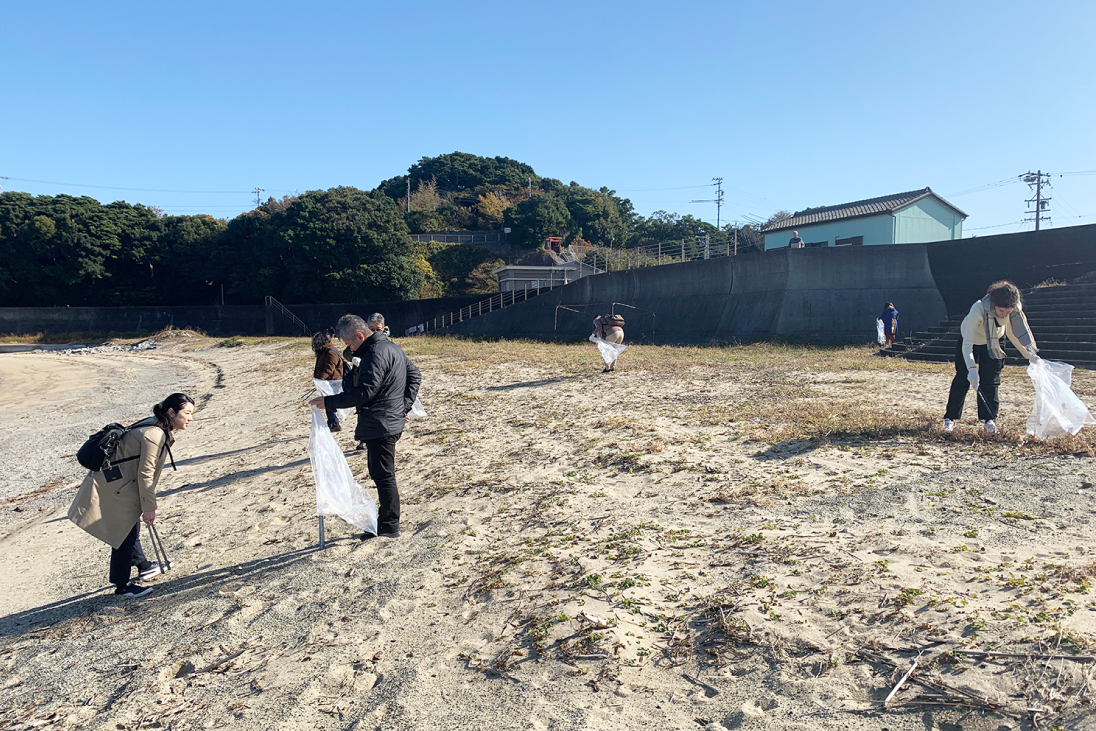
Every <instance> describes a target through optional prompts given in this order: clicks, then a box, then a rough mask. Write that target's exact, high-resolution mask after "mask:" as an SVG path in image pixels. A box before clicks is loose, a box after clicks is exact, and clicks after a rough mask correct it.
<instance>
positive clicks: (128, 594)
mask: <svg viewBox="0 0 1096 731" xmlns="http://www.w3.org/2000/svg"><path fill="white" fill-rule="evenodd" d="M151 592H152V587H151V586H137V585H136V584H127V585H126V586H119V587H118V588H117V589H115V590H114V594H115V596H120V597H123V598H125V599H137V598H138V597H142V596H144V595H145V594H149V593H151Z"/></svg>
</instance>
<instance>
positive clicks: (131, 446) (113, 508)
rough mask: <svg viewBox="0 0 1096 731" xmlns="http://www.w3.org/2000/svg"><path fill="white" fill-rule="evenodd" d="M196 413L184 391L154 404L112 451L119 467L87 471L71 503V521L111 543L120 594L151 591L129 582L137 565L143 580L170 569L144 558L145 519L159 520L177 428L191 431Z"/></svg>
mask: <svg viewBox="0 0 1096 731" xmlns="http://www.w3.org/2000/svg"><path fill="white" fill-rule="evenodd" d="M193 415H194V401H193V399H191V398H190V396H187V395H186V394H185V393H173V394H171V395H170V396H168V397H167V398H166V399H164V400H163V401H161V402H160V403H158V404H156V405H155V406H153V407H152V416H150V417H148V418H146V419H142V420H141V421H139V422H137V423H136V424H134V425H133V426H131V427H129V429H127V430H126V432H125V434H124V435H123V436H122V438H121V439H120V440H119V441H118V446H117V447H116V448H115V450H114V454H113V455H112V456H111V463H112V464H113V465H114V466H113V467H111V468H110V469H107V470H104V471H102V472H88V474H87V477H85V478H84V481H83V483H81V485H80V489H79V490H78V491H77V493H76V498H75V499H74V500H73V501H72V505H71V506H70V507H69V512H68V517H69V520H71V521H72V522H73V523H75V524H76V525H77V526H79V527H80V528H83V529H84V530H85V531H87V532H88V533H90V534H91V535H93V536H95V537H96V538H98V539H99V540H101V541H103V542H104V543H106V544H109V545H110V549H111V550H110V583H112V584H114V586H115V587H116V588H115V590H114V593H115V594H117V595H119V596H122V597H125V598H127V599H132V598H136V597H141V596H144V595H145V594H148V593H149V592H150V591H152V587H148V586H138V585H137V584H131V583H130V576H131V573H132V569H133V567H134V566H136V567H137V577H138V578H139V579H148V578H151V577H153V576H156V575H157V574H160V573H162V572H163V571H164V570H165V569H167V568H170V567H168V566H161V565H160V564H158V563H156V562H155V561H149V560H148V559H146V558H145V554H144V551H142V550H141V539H140V535H141V521H144V522H145V523H147V524H148V525H152V524H153V523H154V522H155V521H156V485H157V484H158V483H159V482H160V472H161V471H162V470H163V468H164V458H165V457H166V456H167V453H168V452H170V450H171V445H172V444H174V443H175V432H180V431H184V430H186V428H187V426H188V425H189V424H190V420H191V418H192V417H193Z"/></svg>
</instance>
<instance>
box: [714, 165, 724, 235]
mask: <svg viewBox="0 0 1096 731" xmlns="http://www.w3.org/2000/svg"><path fill="white" fill-rule="evenodd" d="M712 180H714V181H715V228H716V230H717V231H718V230H719V213H720V211H721V210H722V209H723V178H712Z"/></svg>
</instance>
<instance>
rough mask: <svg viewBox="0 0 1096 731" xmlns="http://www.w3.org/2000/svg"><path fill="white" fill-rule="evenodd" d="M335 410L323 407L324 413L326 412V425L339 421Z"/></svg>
mask: <svg viewBox="0 0 1096 731" xmlns="http://www.w3.org/2000/svg"><path fill="white" fill-rule="evenodd" d="M335 411H336V409H324V413H325V414H327V425H328V426H331V425H332V424H338V423H339V417H338V415H337V414H336V413H335Z"/></svg>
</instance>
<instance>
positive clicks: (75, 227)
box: [0, 152, 719, 306]
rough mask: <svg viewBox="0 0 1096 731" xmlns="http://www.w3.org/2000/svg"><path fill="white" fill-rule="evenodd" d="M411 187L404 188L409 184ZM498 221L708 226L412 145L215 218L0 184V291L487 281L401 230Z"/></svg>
mask: <svg viewBox="0 0 1096 731" xmlns="http://www.w3.org/2000/svg"><path fill="white" fill-rule="evenodd" d="M409 190H410V196H409V198H410V200H408V191H409ZM503 227H508V228H510V229H511V231H512V232H511V234H510V237H509V240H510V243H511V244H512V245H513V246H515V247H517V248H519V249H520V248H532V247H535V246H539V245H541V244H543V242H544V239H545V237H547V236H561V237H563V239H564V241H565V243H572V242H579V243H589V244H592V245H596V246H615V247H617V248H620V247H622V246H624V247H635V246H639V245H643V244H648V243H656V242H658V241H679V240H682V239H686V238H688V239H692V238H693V237H695V236H703V235H704V234H718V233H719V232H717V231H716V229H715V227H714V226H711V225H710V224H707V223H705V222H703V221H699V220H697V219H695V218H693V217H691V216H678V215H676V214H671V213H666V212H663V211H659V212H656V213H655V214H653V215H652V216H650V217H649V218H644V217H642V216H637V215H636V214H635V212H634V211H633V209H632V204H631V202H630V201H629V200H628V199H626V198H621V197H619V196H617V195H616V194H615V192H614V191H612V190H609V189H608V188H604V187H602V188H599V189H593V188H587V187H584V186H582V185H579V184H578V183H575V182H571V183H568V184H566V185H565V184H564V183H562V182H561V181H559V180H555V179H553V178H542V177H540V176H539V175H537V174H536V172H535V171H534V170H533V168H532V167H531V166H529V165H527V164H525V163H521V162H517V161H516V160H511V159H509V158H505V157H493V158H492V157H477V156H475V155H469V154H467V153H463V152H454V153H452V154H448V155H440V156H438V157H424V158H422V159H421V160H419V161H418V162H417V163H415V164H414V165H412V166H411V168H410V169H409V170H408V172H407V174H406V175H401V176H398V177H394V178H391V179H389V180H385V181H384V182H382V183H381V184H380V185H378V186H377V187H376V188H375V189H374V190H372V191H369V192H366V191H363V190H359V189H357V188H350V187H337V188H331V189H329V190H318V191H309V192H307V193H304V194H302V195H299V196H294V197H287V198H283V199H282V200H275V199H273V198H271V199H269V200H267V202H266V203H264V204H262V205H261V206H259V207H257V208H256V209H254V210H252V211H248V212H246V213H243V214H240V215H239V216H237V217H236V218H234V219H232V220H230V221H225V220H221V219H217V218H214V217H212V216H207V215H197V216H166V215H163V213H162V212H161V211H158V210H157V209H155V208H152V207H148V206H143V205H140V204H138V205H130V204H128V203H123V202H115V203H110V204H106V205H104V204H102V203H100V202H99V201H97V200H95V199H93V198H89V197H73V196H68V195H58V196H32V195H30V194H27V193H19V192H4V193H0V306H64V305H128V304H159V305H184V304H213V303H216V302H220V300H221V293H222V291H223V292H224V298H225V302H226V303H227V304H258V303H261V302H262V301H263V297H264V295H267V294H270V295H274V296H275V297H277V298H278V299H280V300H282V301H283V302H286V303H319V302H380V301H390V300H399V299H414V298H417V297H440V296H452V295H460V294H475V293H485V292H491V291H494V289H495V283H494V278H493V277H492V276H491V274H490V272H491V270H492V269H494V268H496V267H498V266H501V265H502V264H503V263H504V262H503V261H502V260H500V259H499V258H498V256H497V255H495V254H492V253H491V252H490V251H488V250H487V249H485V248H483V247H478V246H468V245H457V244H451V245H448V246H446V245H439V244H436V243H418V242H413V241H412V240H411V238H410V236H409V234H411V233H428V232H432V231H446V230H448V231H452V230H489V231H498V230H500V229H502V228H503Z"/></svg>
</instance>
